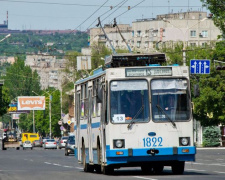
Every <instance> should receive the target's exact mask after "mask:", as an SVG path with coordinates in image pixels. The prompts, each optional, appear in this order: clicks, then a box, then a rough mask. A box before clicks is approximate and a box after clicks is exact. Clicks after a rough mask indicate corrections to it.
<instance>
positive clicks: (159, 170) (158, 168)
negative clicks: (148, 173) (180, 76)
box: [153, 164, 164, 174]
mask: <svg viewBox="0 0 225 180" xmlns="http://www.w3.org/2000/svg"><path fill="white" fill-rule="evenodd" d="M163 169H164V166H163V165H160V164H159V165H156V166H154V167H153V172H154V173H155V174H162V172H163Z"/></svg>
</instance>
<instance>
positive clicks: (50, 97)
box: [49, 94, 52, 139]
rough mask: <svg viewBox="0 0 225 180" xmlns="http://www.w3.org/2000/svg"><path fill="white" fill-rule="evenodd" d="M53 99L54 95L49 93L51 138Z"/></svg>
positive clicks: (50, 134) (50, 129)
mask: <svg viewBox="0 0 225 180" xmlns="http://www.w3.org/2000/svg"><path fill="white" fill-rule="evenodd" d="M51 101H52V95H51V94H49V131H50V133H49V136H50V139H51V137H52V104H51Z"/></svg>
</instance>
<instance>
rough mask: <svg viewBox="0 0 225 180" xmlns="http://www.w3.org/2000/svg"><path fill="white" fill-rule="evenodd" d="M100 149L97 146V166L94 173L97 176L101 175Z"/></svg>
mask: <svg viewBox="0 0 225 180" xmlns="http://www.w3.org/2000/svg"><path fill="white" fill-rule="evenodd" d="M101 154H102V148H101V147H100V144H98V145H97V157H98V165H95V171H96V172H97V173H98V174H101V173H102V170H101V169H102V168H101V163H102V156H101Z"/></svg>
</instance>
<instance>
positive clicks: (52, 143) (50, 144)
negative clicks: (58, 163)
mask: <svg viewBox="0 0 225 180" xmlns="http://www.w3.org/2000/svg"><path fill="white" fill-rule="evenodd" d="M43 148H44V149H57V144H56V141H55V140H54V139H46V141H45V143H44V144H43Z"/></svg>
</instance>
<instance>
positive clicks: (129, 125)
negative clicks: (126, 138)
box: [127, 105, 144, 129]
mask: <svg viewBox="0 0 225 180" xmlns="http://www.w3.org/2000/svg"><path fill="white" fill-rule="evenodd" d="M143 109H144V105H142V106H141V108H140V109H139V110H138V112H137V113H136V114H135V116H134V118H133V119H132V120H131V122H130V123H129V124H128V125H127V129H130V128H131V127H132V125H133V124H134V123H135V121H134V120H135V119H136V118H137V117H138V116H139V114H140V113H141V111H142V110H143Z"/></svg>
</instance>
